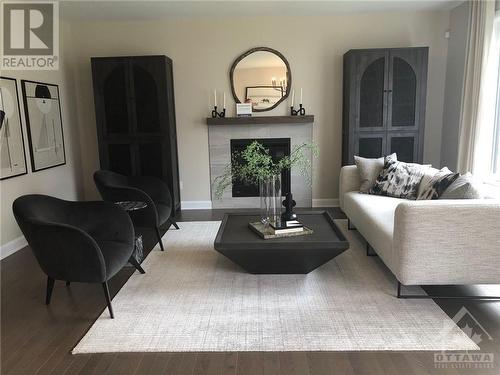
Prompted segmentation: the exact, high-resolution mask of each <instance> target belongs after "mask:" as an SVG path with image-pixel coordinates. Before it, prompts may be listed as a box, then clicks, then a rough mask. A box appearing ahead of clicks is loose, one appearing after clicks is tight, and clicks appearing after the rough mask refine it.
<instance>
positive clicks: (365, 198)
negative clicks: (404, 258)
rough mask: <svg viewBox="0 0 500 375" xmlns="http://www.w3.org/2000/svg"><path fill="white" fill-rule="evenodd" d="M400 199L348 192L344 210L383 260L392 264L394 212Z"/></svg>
mask: <svg viewBox="0 0 500 375" xmlns="http://www.w3.org/2000/svg"><path fill="white" fill-rule="evenodd" d="M401 202H402V200H401V199H397V198H391V197H385V196H378V195H368V194H361V193H359V192H354V191H352V192H349V193H346V194H345V195H344V212H345V213H346V215H347V216H348V217H349V219H350V220H351V221H352V223H353V224H354V225H355V226H356V228H357V230H358V231H359V232H360V233H361V234H362V235H363V237H364V238H365V239H366V240H367V241H368V242H369V243H370V245H371V246H372V247H373V248H374V249H375V251H376V252H377V254H378V255H379V256H380V257H381V258H382V259H383V260H384V262H385V263H386V264H387V265H388V266H389V267H391V264H392V237H393V231H394V213H395V211H396V207H397V206H398V205H399V204H400V203H401Z"/></svg>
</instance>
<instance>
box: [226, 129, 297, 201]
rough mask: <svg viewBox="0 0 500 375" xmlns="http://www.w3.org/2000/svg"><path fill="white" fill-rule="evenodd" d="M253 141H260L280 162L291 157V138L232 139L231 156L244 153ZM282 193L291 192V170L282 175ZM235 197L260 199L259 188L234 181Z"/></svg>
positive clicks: (274, 159) (275, 159) (274, 158)
mask: <svg viewBox="0 0 500 375" xmlns="http://www.w3.org/2000/svg"><path fill="white" fill-rule="evenodd" d="M253 141H258V142H259V143H261V144H262V145H263V146H264V147H265V148H266V149H268V150H269V154H270V155H271V157H272V158H273V161H278V160H280V159H282V158H283V157H284V156H290V138H260V139H231V155H232V154H233V153H234V152H235V151H236V152H242V151H243V150H245V148H246V147H247V146H248V145H249V144H251V143H252V142H253ZM281 185H282V186H281V193H282V195H283V196H284V195H285V194H286V193H289V192H290V170H289V169H288V170H284V171H283V172H282V173H281ZM232 190H233V191H232V193H233V197H235V198H236V197H258V196H259V186H257V185H254V184H247V183H245V182H243V181H239V180H236V181H233V189H232Z"/></svg>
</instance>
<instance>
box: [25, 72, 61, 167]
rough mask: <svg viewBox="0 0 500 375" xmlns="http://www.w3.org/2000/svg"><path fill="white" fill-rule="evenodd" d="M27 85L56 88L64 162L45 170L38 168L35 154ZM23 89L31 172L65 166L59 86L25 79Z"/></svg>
mask: <svg viewBox="0 0 500 375" xmlns="http://www.w3.org/2000/svg"><path fill="white" fill-rule="evenodd" d="M26 84H35V85H44V86H52V87H55V88H56V91H57V104H58V106H59V111H58V112H59V121H60V125H61V140H62V151H63V161H62V162H61V163H57V164H53V165H49V166H46V167H43V168H36V161H35V152H34V148H33V134H32V129H31V120H30V115H29V106H28V95H27V92H26ZM21 89H22V93H23V104H24V113H25V119H26V130H27V135H28V144H29V149H30V160H31V170H32V171H33V172H39V171H43V170H46V169H50V168H55V167H59V166H61V165H65V164H66V145H65V143H64V127H63V122H62V113H61V96H60V91H59V85H57V84H55V83H47V82H39V81H30V80H25V79H23V80H21Z"/></svg>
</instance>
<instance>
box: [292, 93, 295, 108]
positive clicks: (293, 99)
mask: <svg viewBox="0 0 500 375" xmlns="http://www.w3.org/2000/svg"><path fill="white" fill-rule="evenodd" d="M294 101H295V90H292V107H293V102H294Z"/></svg>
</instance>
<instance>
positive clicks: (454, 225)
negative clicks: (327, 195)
mask: <svg viewBox="0 0 500 375" xmlns="http://www.w3.org/2000/svg"><path fill="white" fill-rule="evenodd" d="M359 186H360V181H359V174H358V171H357V168H356V166H345V167H343V168H342V169H341V172H340V192H339V195H340V197H339V198H340V199H339V200H340V207H341V208H342V210H343V211H344V212H345V214H346V215H347V217H348V218H349V219H350V221H351V223H352V224H353V225H354V226H355V227H356V229H357V230H358V231H359V233H360V234H361V235H362V236H363V237H364V238H365V239H366V241H367V242H368V243H369V244H370V246H371V247H372V248H373V249H374V250H375V252H376V253H377V254H378V255H379V256H380V258H381V259H382V260H383V261H384V263H385V264H386V265H387V267H389V269H390V270H391V271H392V272H393V273H394V275H395V276H396V278H397V279H398V280H399V282H400V283H401V284H403V285H465V284H500V200H494V199H481V200H466V199H463V200H425V201H410V200H404V199H398V198H390V197H383V196H377V195H368V194H361V193H359Z"/></svg>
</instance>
